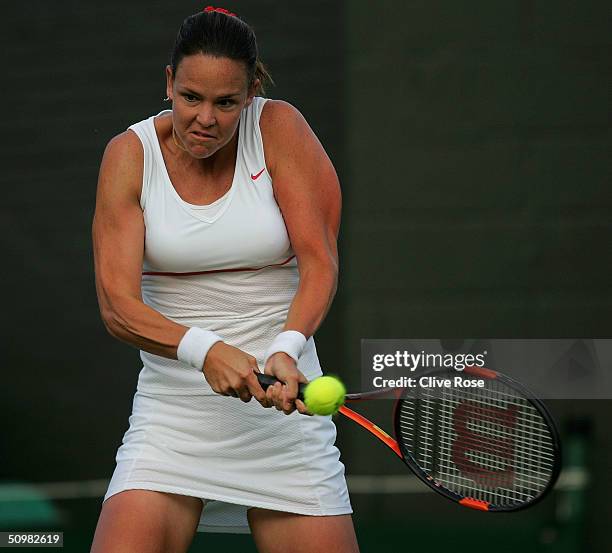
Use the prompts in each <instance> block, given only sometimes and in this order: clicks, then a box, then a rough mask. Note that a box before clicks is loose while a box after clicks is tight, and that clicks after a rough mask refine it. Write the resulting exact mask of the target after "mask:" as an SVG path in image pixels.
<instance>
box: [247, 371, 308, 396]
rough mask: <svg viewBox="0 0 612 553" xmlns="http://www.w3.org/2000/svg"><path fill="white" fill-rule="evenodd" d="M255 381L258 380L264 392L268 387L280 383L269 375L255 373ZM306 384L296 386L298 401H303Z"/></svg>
mask: <svg viewBox="0 0 612 553" xmlns="http://www.w3.org/2000/svg"><path fill="white" fill-rule="evenodd" d="M257 380H259V384H260V386H261V387H262V388H263V389H264V391H265V390H267V389H268V387H269V386H274V384H276V383H277V382H280V380H278V378H274V377H273V376H270V375H269V374H263V373H257ZM306 386H308V384H298V396H297V397H298V399H301V400H302V401H304V390H305V389H306Z"/></svg>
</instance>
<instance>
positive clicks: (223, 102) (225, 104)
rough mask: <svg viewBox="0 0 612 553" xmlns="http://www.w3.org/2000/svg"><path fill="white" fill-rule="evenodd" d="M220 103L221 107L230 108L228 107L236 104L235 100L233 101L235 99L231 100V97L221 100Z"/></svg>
mask: <svg viewBox="0 0 612 553" xmlns="http://www.w3.org/2000/svg"><path fill="white" fill-rule="evenodd" d="M219 105H220V106H221V107H224V108H228V107H230V106H233V105H234V101H233V100H229V99H226V100H219Z"/></svg>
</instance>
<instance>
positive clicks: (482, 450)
mask: <svg viewBox="0 0 612 553" xmlns="http://www.w3.org/2000/svg"><path fill="white" fill-rule="evenodd" d="M428 376H432V377H435V378H436V379H438V380H439V379H450V380H452V381H453V383H455V379H456V378H457V377H460V378H461V379H462V382H463V386H461V387H458V386H456V385H453V386H451V387H448V388H445V387H436V389H435V390H434V389H431V388H423V387H417V388H411V389H407V388H401V389H400V388H395V389H386V390H382V391H374V392H365V393H355V394H347V395H346V398H345V401H347V402H353V401H355V402H356V401H366V400H371V399H376V398H381V397H382V396H387V397H389V396H391V397H394V398H395V402H394V408H393V426H394V430H395V439H394V438H392V437H391V436H389V435H388V434H387V433H386V432H385V431H384V430H382V429H381V428H379V427H378V426H377V425H375V424H374V423H372V422H370V421H369V420H368V419H366V418H365V417H363V416H362V415H360V414H359V413H356V412H355V411H353V410H352V409H349V408H348V407H346V406H345V405H343V406H342V407H340V413H342V414H343V415H344V416H345V417H348V418H349V419H351V420H353V421H355V422H356V423H357V424H359V425H361V426H362V427H363V428H365V429H366V430H368V431H369V432H371V433H372V434H373V435H374V436H376V437H377V438H378V439H379V440H381V441H382V442H383V443H384V444H385V445H387V446H388V447H389V448H390V449H391V450H392V451H393V452H394V453H395V454H396V455H397V456H398V457H399V458H400V459H401V460H402V461H403V462H404V463H405V464H406V465H408V467H409V468H410V469H411V470H412V472H413V473H414V474H415V475H416V476H417V477H418V478H419V479H420V480H421V481H423V482H424V483H425V484H427V485H428V486H429V487H430V488H431V489H432V490H434V491H435V492H437V493H439V494H440V495H443V496H444V497H446V498H447V499H450V500H452V501H455V502H456V503H459V504H460V505H463V506H465V507H470V508H472V509H477V510H480V511H488V512H501V511H516V510H519V509H524V508H525V507H529V506H531V505H533V504H534V503H536V502H537V501H539V500H540V499H542V497H544V495H545V494H546V493H547V492H548V491H549V490H550V489H551V488H552V486H553V485H554V483H555V481H556V479H557V477H558V475H559V470H560V468H561V445H560V442H559V435H558V432H557V429H556V427H555V424H554V421H553V419H552V417H551V416H550V414H549V413H548V411H547V410H546V407H545V406H544V404H543V403H542V402H541V401H539V400H538V399H537V398H536V397H535V396H534V395H533V394H531V393H530V392H529V391H528V390H526V389H525V388H524V387H523V386H522V385H521V384H519V383H517V382H515V381H513V380H511V379H510V378H508V377H507V376H504V375H502V374H499V373H497V372H495V371H492V370H489V369H484V368H478V367H467V368H466V369H465V370H464V371H462V372H458V371H455V370H453V369H451V370H449V371H439V372H435V373H429V375H428ZM257 378H258V379H259V382H260V384H261V386H262V388H264V390H265V389H266V388H267V387H268V386H270V385H273V384H274V383H275V382H277V380H276V379H275V378H274V377H272V376H269V375H265V374H258V375H257ZM475 380H481V381H483V383H484V387H472V386H469V384H470V383H472V384H475V383H474V382H470V381H475ZM305 386H306V385H304V384H301V385H300V394H299V396H298V397H299V398H300V399H303V391H304V388H305ZM400 396H402V397H400Z"/></svg>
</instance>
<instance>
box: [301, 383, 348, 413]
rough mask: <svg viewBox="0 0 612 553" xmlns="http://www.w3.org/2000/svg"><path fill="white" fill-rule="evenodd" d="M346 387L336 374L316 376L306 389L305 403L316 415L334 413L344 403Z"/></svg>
mask: <svg viewBox="0 0 612 553" xmlns="http://www.w3.org/2000/svg"><path fill="white" fill-rule="evenodd" d="M345 395H346V389H345V387H344V384H342V382H341V381H340V380H339V379H338V378H336V377H334V376H320V377H319V378H315V379H314V380H313V381H312V382H310V383H309V384H308V386H306V389H305V390H304V403H305V404H306V407H308V410H309V411H310V412H311V413H313V414H315V415H332V414H334V413H336V412H337V411H338V409H340V406H341V405H342V404H343V403H344V396H345Z"/></svg>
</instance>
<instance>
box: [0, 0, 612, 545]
mask: <svg viewBox="0 0 612 553" xmlns="http://www.w3.org/2000/svg"><path fill="white" fill-rule="evenodd" d="M201 7H203V5H200V4H199V3H196V2H190V1H175V2H162V1H159V0H153V1H148V2H140V1H134V2H129V3H128V2H118V1H114V2H104V3H98V2H89V1H82V2H76V1H68V0H65V1H61V2H55V3H49V2H42V1H34V2H29V3H27V4H10V5H8V4H7V5H6V6H4V7H3V17H2V23H3V41H4V42H3V49H2V51H3V53H4V56H3V59H4V68H5V73H4V74H5V86H4V93H5V95H4V98H5V111H4V117H3V118H2V123H1V124H2V131H3V132H2V136H3V153H4V155H3V161H4V163H3V169H4V170H3V172H2V175H1V176H0V180H1V183H2V190H3V191H4V200H3V202H2V203H1V204H0V224H1V225H2V227H1V230H2V233H1V236H2V238H1V240H2V255H3V261H4V263H3V271H1V273H0V274H1V279H2V281H1V282H2V284H3V287H4V290H5V297H4V301H3V312H4V317H3V318H2V324H3V328H2V331H3V332H2V335H3V336H4V340H3V351H4V354H5V357H4V359H5V370H4V372H3V384H4V385H3V390H2V396H1V397H2V416H3V421H4V428H3V430H4V432H3V436H4V439H3V445H2V446H1V449H0V452H1V463H0V477H1V478H2V479H3V480H4V481H5V482H8V481H26V482H48V481H65V480H79V479H96V478H108V477H110V474H111V472H112V469H113V466H114V454H115V451H116V448H117V446H118V445H119V443H120V440H121V436H122V434H123V432H124V431H125V429H126V427H127V417H128V415H129V412H130V407H131V398H132V395H133V393H134V389H135V384H136V378H137V374H138V370H139V368H140V366H139V359H138V355H137V352H136V351H135V350H132V349H130V348H129V347H127V346H125V345H123V344H120V343H119V342H117V341H115V340H113V339H112V338H111V337H110V336H108V335H107V334H106V333H105V331H104V328H103V326H102V324H101V322H100V320H99V316H98V312H97V302H96V297H95V290H94V283H93V270H92V269H93V266H92V256H91V244H90V226H91V218H92V215H93V207H94V198H95V186H96V179H97V171H98V166H99V162H100V158H101V155H102V152H103V149H104V146H105V144H106V143H107V142H108V140H109V139H110V138H111V137H112V136H114V135H115V134H117V133H120V132H122V131H123V130H124V129H125V128H127V126H129V125H130V124H132V123H134V122H136V121H139V120H141V119H144V118H146V117H148V116H150V115H152V114H154V113H157V112H158V111H160V110H162V109H165V108H166V104H164V103H163V102H162V101H161V100H162V98H163V97H164V96H165V81H164V75H163V70H164V66H165V64H166V63H167V61H168V57H169V52H170V48H171V46H172V43H173V40H174V36H175V34H176V31H177V29H178V26H179V25H180V22H181V20H182V19H183V18H184V17H185V16H186V15H188V14H189V13H193V12H195V11H197V10H198V9H200V8H201ZM225 7H227V8H229V9H232V10H233V11H236V12H237V13H239V14H240V15H241V16H243V17H244V18H245V19H246V20H247V21H249V22H250V23H251V24H252V25H253V26H254V27H255V30H256V32H257V33H258V39H259V45H260V50H261V55H262V58H263V59H264V61H265V62H266V63H267V64H268V66H269V67H270V69H271V72H272V75H273V76H274V78H275V80H276V83H277V86H276V87H273V88H271V89H270V90H269V94H268V95H269V96H270V97H272V98H283V99H286V100H288V101H290V102H292V103H293V104H294V105H296V106H297V107H298V108H299V109H300V110H301V111H302V113H303V114H304V115H305V116H306V118H307V119H308V121H309V122H310V124H311V126H312V127H313V129H314V130H315V132H316V133H317V135H318V136H319V138H320V139H321V141H322V143H323V144H324V145H325V147H326V149H327V151H328V152H329V154H330V157H331V158H332V160H333V161H334V164H335V166H336V168H337V170H338V173H339V175H340V178H341V182H342V187H343V196H344V212H343V227H342V232H341V243H340V247H341V282H340V288H339V291H338V296H337V300H336V302H335V304H334V307H333V309H332V311H331V313H330V315H329V317H328V320H327V321H326V323H325V325H324V326H323V328H322V329H321V331H320V333H319V336H318V349H319V352H320V355H321V359H322V363H323V365H324V366H325V367H326V368H327V369H328V370H330V371H333V372H337V373H339V374H341V375H342V376H343V377H344V378H345V380H346V381H347V383H348V384H349V387H353V388H355V387H358V385H359V371H360V367H359V344H360V340H361V339H362V338H416V337H418V338H425V337H430V338H451V337H453V338H458V337H459V338H472V337H486V338H492V337H516V338H518V337H525V338H528V337H587V338H588V337H609V336H610V335H611V331H610V320H611V317H610V315H611V314H612V294H611V292H610V284H609V283H610V281H611V277H612V267H611V263H610V259H611V247H610V244H611V241H610V236H611V233H610V231H611V230H612V229H611V225H612V217H611V215H612V194H610V192H609V190H608V187H609V184H610V178H609V177H610V163H609V151H610V113H609V92H610V81H609V69H608V67H609V59H610V20H609V10H608V9H607V4H606V3H604V2H603V1H595V0H589V1H587V2H581V3H576V2H568V1H563V2H536V1H535V0H531V1H528V0H515V1H511V2H482V1H477V2H469V3H460V2H453V1H441V2H433V3H432V2H403V1H390V0H385V1H382V2H366V1H358V0H345V1H339V2H332V1H327V2H325V1H321V0H318V1H309V2H305V1H302V0H299V1H294V2H290V3H288V2H276V1H273V0H264V1H259V2H248V1H240V2H232V3H231V4H226V5H225ZM550 405H551V408H552V409H553V411H554V413H555V415H556V416H557V417H558V419H559V420H560V421H564V420H566V419H568V418H569V417H570V416H577V415H579V416H585V417H588V418H590V419H591V420H593V421H594V426H593V428H594V433H593V435H592V438H591V442H590V448H591V454H590V458H591V466H590V470H591V473H592V478H593V477H594V481H593V484H592V485H591V486H590V487H589V488H588V491H587V496H586V502H587V510H586V512H587V516H586V525H587V526H586V532H587V535H588V539H587V538H579V539H580V540H582V542H583V543H584V545H582V546H580V548H574V549H571V550H574V551H603V550H605V547H606V544H607V541H606V540H607V532H606V530H607V529H606V527H605V524H604V521H605V520H609V519H610V518H611V517H612V512H611V511H610V507H609V506H608V503H607V502H606V500H605V494H606V493H609V492H610V491H612V490H610V479H609V478H608V477H607V474H608V472H609V469H610V468H611V467H610V461H609V457H610V454H611V453H612V439H611V438H610V437H609V436H607V435H606V431H605V425H606V424H607V421H608V420H609V415H610V408H611V405H612V403H611V402H610V401H599V402H569V401H555V402H550ZM368 412H369V413H370V414H371V415H372V416H373V417H375V418H381V417H382V421H383V422H384V421H385V417H386V416H387V414H386V411H385V408H384V406H382V405H375V406H373V407H370V408H368ZM338 427H339V446H340V448H341V450H342V452H343V459H344V462H345V464H346V466H347V471H348V473H349V474H358V475H363V474H403V473H404V472H403V470H404V469H403V467H402V466H400V464H399V463H398V462H397V461H396V460H395V459H393V458H392V457H390V456H389V455H388V454H387V452H386V451H384V450H383V448H382V447H379V446H377V445H376V444H373V443H372V441H371V440H369V438H367V436H365V435H364V434H362V433H360V432H359V430H356V429H353V428H351V425H350V423H345V422H344V421H338ZM43 460H44V462H43ZM353 502H354V506H355V510H356V515H355V520H356V522H357V524H358V531H359V532H360V536H361V537H362V542H363V544H365V545H364V546H363V549H364V551H381V550H385V546H384V543H385V542H384V538H382V537H379V536H377V535H376V533H375V531H374V530H373V529H375V528H379V529H380V528H382V527H384V526H385V524H392V523H393V521H394V520H395V519H398V518H402V519H403V520H404V524H405V525H407V527H410V524H411V522H412V529H413V530H416V529H418V528H419V527H427V528H429V527H431V528H438V527H439V528H440V531H439V536H438V540H437V542H436V543H434V544H433V545H432V544H430V545H429V546H428V547H429V548H430V550H432V548H433V550H438V549H436V547H439V548H442V547H443V546H444V547H449V546H450V545H449V544H448V543H447V542H445V541H444V540H445V539H446V538H445V536H448V535H451V534H452V535H453V536H454V535H457V536H459V534H461V532H462V530H461V528H463V529H464V530H463V532H464V533H465V534H466V535H465V537H466V539H468V538H469V539H471V540H472V544H474V543H476V542H474V539H476V538H475V536H476V537H477V536H481V538H478V539H481V540H482V543H481V542H477V543H479V544H481V545H482V544H485V543H486V540H488V539H490V533H486V534H485V533H484V532H485V528H486V529H488V532H492V533H495V532H499V531H501V529H500V528H499V527H500V526H505V527H506V528H508V529H509V531H510V534H507V535H514V538H513V539H514V540H515V541H512V539H510V538H507V539H506V542H505V543H506V544H507V546H508V547H511V546H512V547H514V546H520V547H523V548H524V549H525V548H526V547H527V546H528V545H529V544H532V545H533V550H539V549H536V547H541V548H544V546H543V545H541V546H537V545H536V544H537V543H542V542H543V541H546V540H545V539H543V538H542V532H544V533H545V532H546V531H545V530H542V528H543V527H545V526H546V525H547V524H549V523H550V521H552V519H553V518H554V516H555V509H556V508H557V507H558V504H559V498H558V497H554V496H553V497H552V498H551V499H550V500H549V501H547V502H546V503H544V504H542V505H541V506H540V507H537V508H534V509H533V510H532V511H526V512H525V513H521V514H518V515H515V516H512V517H506V518H504V519H495V520H493V519H487V521H486V524H485V523H484V522H483V518H482V517H481V516H480V515H475V514H474V513H470V512H467V513H466V512H458V511H457V509H456V508H455V507H454V506H452V505H446V504H444V502H441V501H440V500H438V499H437V498H436V497H433V496H430V495H424V496H423V495H414V496H410V495H402V494H396V495H389V494H387V495H383V494H381V495H361V494H357V495H355V496H354V497H353ZM98 503H99V500H95V501H90V502H88V503H87V504H81V505H80V507H79V510H80V518H78V516H77V514H75V513H74V506H75V504H76V503H75V502H72V503H71V502H70V501H67V502H65V503H62V504H61V508H62V510H63V511H65V517H66V518H65V520H66V521H67V522H66V528H67V529H66V533H67V535H68V533H69V532H73V533H75V532H76V533H77V534H79V535H80V536H81V538H80V539H83V540H86V539H87V536H88V535H89V533H90V531H91V526H92V525H93V524H95V517H96V516H97V511H98V509H99V504H98ZM3 505H4V507H2V508H7V505H6V503H5V504H3ZM8 508H9V510H10V505H9V506H8ZM71 521H72V522H71ZM76 521H78V522H76ZM71 525H72V526H71ZM77 526H78V528H79V529H80V530H79V529H77V528H76V527H77ZM79 532H80V533H79ZM546 535H548V534H546ZM219 539H220V538H218V537H215V538H207V537H206V536H198V538H197V540H198V541H197V543H196V544H195V545H194V551H195V550H197V546H199V544H200V543H201V544H202V548H203V547H204V544H205V543H206V541H207V540H208V542H209V544H215V543H219V544H223V543H225V544H230V545H229V546H226V547H229V548H230V549H231V547H232V546H235V547H241V546H242V544H243V543H245V542H244V540H247V542H248V538H244V539H243V538H234V537H232V538H228V539H229V541H226V542H223V541H214V540H219ZM241 540H242V541H241ZM516 540H518V541H516ZM521 540H522V541H521ZM553 542H554V540H553ZM367 544H370V545H367ZM436 544H437V545H436ZM389 547H390V546H389ZM589 547H590V549H589ZM400 550H401V549H400ZM527 550H529V549H527ZM542 550H544V549H542ZM559 550H560V549H559Z"/></svg>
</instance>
